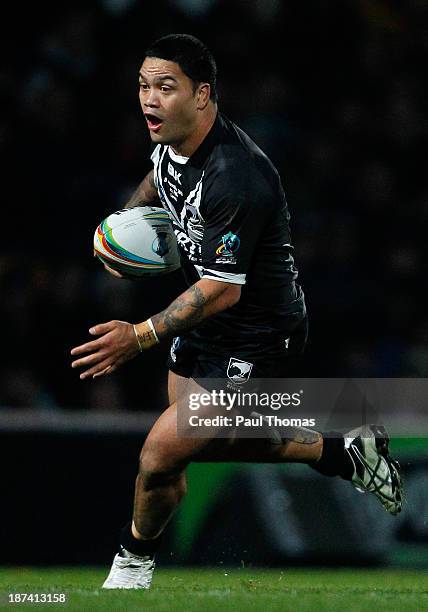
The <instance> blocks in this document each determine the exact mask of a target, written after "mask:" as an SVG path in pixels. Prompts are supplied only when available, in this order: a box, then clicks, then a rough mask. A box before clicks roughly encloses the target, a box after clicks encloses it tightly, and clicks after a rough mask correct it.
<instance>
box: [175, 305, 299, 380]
mask: <svg viewBox="0 0 428 612" xmlns="http://www.w3.org/2000/svg"><path fill="white" fill-rule="evenodd" d="M307 336H308V320H307V317H305V318H304V319H303V320H302V321H301V322H300V323H298V324H297V326H296V328H295V329H294V330H293V332H292V333H291V334H290V335H289V336H285V335H284V336H280V337H277V338H276V339H275V340H274V341H270V342H263V343H260V342H254V343H253V344H249V343H246V344H245V346H242V347H240V345H239V343H237V344H236V348H234V349H229V350H227V352H226V351H225V349H224V348H219V347H215V346H204V347H201V346H200V344H198V343H197V342H195V341H193V340H192V336H191V334H189V335H188V336H180V337H177V338H174V340H173V342H172V345H171V350H170V354H169V358H168V362H167V364H168V369H169V370H170V371H171V372H174V373H175V374H178V375H179V376H183V377H185V378H193V379H195V380H198V379H206V378H207V379H222V380H226V381H229V382H231V383H232V384H233V383H236V384H238V385H239V384H242V383H244V382H246V381H248V380H249V379H266V378H292V377H295V376H296V375H297V373H298V364H299V361H300V357H301V356H302V354H303V351H304V348H305V345H306V341H307Z"/></svg>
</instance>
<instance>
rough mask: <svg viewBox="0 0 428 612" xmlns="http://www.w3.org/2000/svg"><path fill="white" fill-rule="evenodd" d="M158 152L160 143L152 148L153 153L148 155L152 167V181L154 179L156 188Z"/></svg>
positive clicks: (159, 151)
mask: <svg viewBox="0 0 428 612" xmlns="http://www.w3.org/2000/svg"><path fill="white" fill-rule="evenodd" d="M160 153H161V145H159V144H158V145H156V147H155V148H154V150H153V153H152V154H151V155H150V159H151V160H152V162H153V167H154V171H155V172H154V181H155V186H156V189H158V179H157V169H158V165H159V159H160Z"/></svg>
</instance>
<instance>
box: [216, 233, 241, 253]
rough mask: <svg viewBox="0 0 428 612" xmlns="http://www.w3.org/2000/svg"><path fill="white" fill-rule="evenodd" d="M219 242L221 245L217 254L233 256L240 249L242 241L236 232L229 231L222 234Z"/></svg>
mask: <svg viewBox="0 0 428 612" xmlns="http://www.w3.org/2000/svg"><path fill="white" fill-rule="evenodd" d="M218 244H219V245H220V246H219V247H217V249H216V252H215V253H216V255H221V256H222V257H233V255H234V254H235V253H236V251H237V250H238V249H239V246H240V244H241V241H240V240H239V238H238V236H237V235H236V234H234V233H232V232H228V233H227V234H225V235H224V236H222V238H221V240H219V242H218Z"/></svg>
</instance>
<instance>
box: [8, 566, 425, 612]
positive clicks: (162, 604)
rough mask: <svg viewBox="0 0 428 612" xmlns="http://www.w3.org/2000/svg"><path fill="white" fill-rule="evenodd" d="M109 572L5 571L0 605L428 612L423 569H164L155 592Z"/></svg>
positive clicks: (195, 611)
mask: <svg viewBox="0 0 428 612" xmlns="http://www.w3.org/2000/svg"><path fill="white" fill-rule="evenodd" d="M105 576H106V569H102V570H100V569H92V568H64V569H61V568H55V569H51V568H45V569H39V568H34V569H33V568H8V569H5V568H3V569H0V610H11V609H18V608H21V609H22V608H33V609H37V610H58V609H63V610H76V611H77V610H78V611H79V612H82V611H83V612H86V611H88V612H92V610H109V611H112V612H116V611H120V610H123V611H126V612H128V611H134V610H138V611H145V610H147V611H150V612H151V611H153V612H158V611H159V612H163V611H165V612H175V611H178V612H201V611H203V612H211V611H212V612H214V611H215V612H218V611H219V610H221V611H222V612H223V611H232V610H233V611H234V612H240V611H245V612H270V611H271V610H275V611H276V610H277V611H279V610H281V611H284V610H290V611H291V610H293V612H294V611H296V610H306V611H307V612H313V611H314V610H317V611H319V610H326V611H328V612H334V611H336V610H337V611H339V610H340V611H341V612H343V610H346V612H350V611H352V612H361V611H363V610H371V611H373V610H376V612H378V611H379V610H388V612H395V611H401V610H406V612H409V611H410V610H415V611H418V612H419V610H428V578H427V575H426V572H423V571H420V572H418V571H406V570H367V569H364V570H355V569H346V570H341V569H337V570H336V569H334V570H320V569H302V570H300V569H299V570H295V569H292V570H288V569H285V568H284V569H275V570H273V569H269V570H267V569H266V570H263V569H247V568H245V569H236V568H234V569H227V568H223V567H218V568H212V569H159V570H157V571H156V573H155V578H154V581H153V587H152V589H151V590H150V591H102V590H101V589H100V585H101V584H102V582H103V580H104V578H105ZM10 593H51V594H53V593H65V594H66V598H67V601H66V603H64V604H55V603H51V604H42V603H37V604H36V603H33V604H22V603H21V604H20V603H9V594H10Z"/></svg>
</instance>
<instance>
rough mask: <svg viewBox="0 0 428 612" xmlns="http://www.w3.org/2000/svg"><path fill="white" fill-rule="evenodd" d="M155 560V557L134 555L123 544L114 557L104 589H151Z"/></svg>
mask: <svg viewBox="0 0 428 612" xmlns="http://www.w3.org/2000/svg"><path fill="white" fill-rule="evenodd" d="M154 569H155V562H154V559H153V557H150V556H146V557H140V556H138V555H133V554H132V553H130V552H129V551H127V550H126V549H125V548H123V546H121V547H120V552H119V553H118V554H117V555H116V556H115V558H114V559H113V565H112V566H111V570H110V573H109V575H108V576H107V579H106V581H105V582H104V584H103V587H102V588H103V589H149V588H150V586H151V584H152V578H153V572H154Z"/></svg>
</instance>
